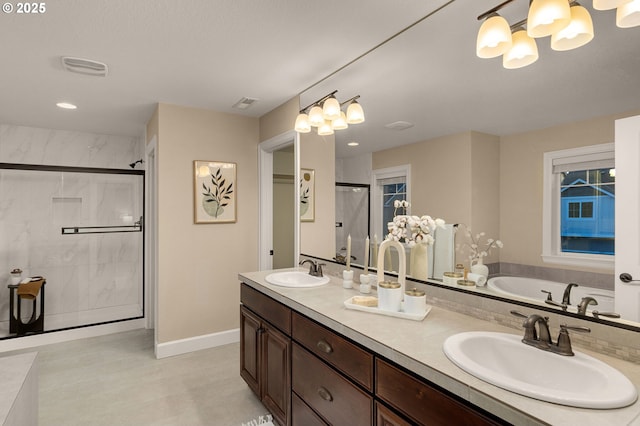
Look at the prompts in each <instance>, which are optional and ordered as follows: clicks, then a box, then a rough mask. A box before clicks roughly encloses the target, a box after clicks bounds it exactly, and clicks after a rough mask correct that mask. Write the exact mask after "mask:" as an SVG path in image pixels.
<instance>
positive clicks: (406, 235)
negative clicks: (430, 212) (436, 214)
mask: <svg viewBox="0 0 640 426" xmlns="http://www.w3.org/2000/svg"><path fill="white" fill-rule="evenodd" d="M409 206H410V204H409V202H408V201H406V200H402V201H401V200H395V201H394V202H393V207H394V208H395V210H394V212H393V215H394V217H393V222H389V223H387V229H388V230H389V233H388V234H387V236H386V238H387V239H389V240H394V241H399V242H403V243H407V245H408V246H409V247H413V246H415V245H416V244H420V243H425V244H433V242H434V239H433V233H434V232H435V230H436V228H437V227H441V228H442V227H444V223H445V222H444V220H442V219H433V218H432V217H431V216H426V215H425V216H410V215H407V214H402V215H398V214H396V213H397V211H398V209H400V208H402V209H403V213H406V211H407V208H408V207H409Z"/></svg>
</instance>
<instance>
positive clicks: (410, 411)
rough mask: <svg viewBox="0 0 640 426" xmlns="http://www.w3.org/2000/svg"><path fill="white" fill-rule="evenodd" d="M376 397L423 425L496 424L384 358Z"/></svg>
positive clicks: (379, 367)
mask: <svg viewBox="0 0 640 426" xmlns="http://www.w3.org/2000/svg"><path fill="white" fill-rule="evenodd" d="M376 396H377V397H378V398H380V399H382V400H384V401H385V402H387V403H388V404H389V405H391V406H392V407H394V408H395V409H397V410H398V411H400V412H402V413H404V414H405V415H407V416H408V417H409V418H411V419H412V420H413V421H416V422H418V423H419V424H428V425H446V426H448V425H456V424H464V425H465V426H472V425H494V424H496V423H495V422H493V421H492V420H491V419H489V418H486V417H484V416H483V415H482V414H481V413H479V412H477V411H475V410H473V408H471V407H467V406H466V405H464V404H462V403H460V402H458V401H456V400H455V399H453V398H451V397H450V396H448V395H446V394H445V393H443V392H441V391H440V390H438V389H436V388H434V387H432V386H430V385H428V384H427V383H425V382H423V381H422V380H419V379H417V378H415V377H413V376H410V375H409V374H407V373H405V372H403V371H401V370H399V369H398V368H396V367H394V366H392V365H390V364H388V363H386V362H384V361H382V360H380V359H376Z"/></svg>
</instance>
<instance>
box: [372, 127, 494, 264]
mask: <svg viewBox="0 0 640 426" xmlns="http://www.w3.org/2000/svg"><path fill="white" fill-rule="evenodd" d="M436 159H437V160H436ZM498 163H499V139H498V138H497V137H495V136H492V135H486V134H482V133H478V132H464V133H459V134H455V135H450V136H443V137H439V138H435V139H430V140H427V141H423V142H418V143H415V144H410V145H404V146H401V147H398V148H393V149H388V150H384V151H379V152H375V153H373V158H372V166H373V169H374V170H376V169H383V168H387V167H394V166H400V165H404V164H409V165H411V200H410V201H411V213H412V214H415V215H424V214H427V215H429V216H432V217H434V218H435V217H439V218H441V219H444V220H445V221H446V222H447V223H463V224H466V225H467V226H469V227H471V229H472V230H473V231H474V232H480V231H484V232H486V233H487V235H488V236H490V237H493V238H498V233H499V206H500V203H499V164H498ZM458 241H461V239H460V237H459V238H458ZM497 256H498V253H493V254H492V255H491V256H490V257H489V258H487V261H488V262H493V261H496V260H497ZM465 257H466V255H460V256H459V257H458V261H459V262H460V261H466V258H465ZM465 263H466V262H465Z"/></svg>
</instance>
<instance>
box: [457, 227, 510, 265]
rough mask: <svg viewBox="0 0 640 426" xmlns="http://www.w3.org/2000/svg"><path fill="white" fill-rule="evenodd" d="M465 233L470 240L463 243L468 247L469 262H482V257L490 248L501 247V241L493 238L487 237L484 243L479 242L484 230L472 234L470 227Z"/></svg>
mask: <svg viewBox="0 0 640 426" xmlns="http://www.w3.org/2000/svg"><path fill="white" fill-rule="evenodd" d="M466 235H467V238H469V240H470V241H471V242H470V243H465V244H464V245H466V246H468V247H469V264H473V262H478V261H480V262H482V259H483V258H484V257H487V256H488V255H489V253H491V249H494V248H502V247H503V244H502V241H500V240H494V239H493V238H487V241H486V242H485V243H481V242H480V240H481V238H482V237H484V236H485V235H486V234H485V233H484V232H480V233H479V234H475V236H474V235H473V234H472V233H471V229H470V228H467V230H466Z"/></svg>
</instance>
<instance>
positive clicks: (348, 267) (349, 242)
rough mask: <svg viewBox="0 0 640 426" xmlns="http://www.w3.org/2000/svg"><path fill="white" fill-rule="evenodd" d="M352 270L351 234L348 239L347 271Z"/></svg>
mask: <svg viewBox="0 0 640 426" xmlns="http://www.w3.org/2000/svg"><path fill="white" fill-rule="evenodd" d="M350 270H351V234H349V236H348V237H347V271H350Z"/></svg>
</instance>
